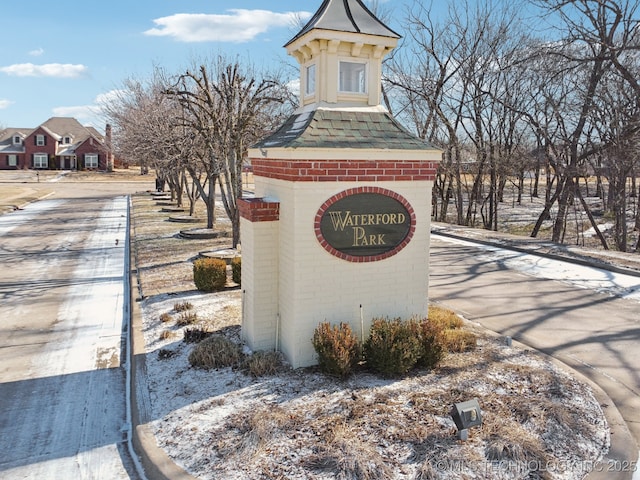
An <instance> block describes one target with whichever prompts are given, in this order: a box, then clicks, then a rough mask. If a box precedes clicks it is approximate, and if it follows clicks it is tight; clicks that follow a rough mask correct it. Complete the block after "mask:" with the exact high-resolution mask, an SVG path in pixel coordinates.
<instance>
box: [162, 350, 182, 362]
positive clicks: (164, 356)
mask: <svg viewBox="0 0 640 480" xmlns="http://www.w3.org/2000/svg"><path fill="white" fill-rule="evenodd" d="M177 354H178V352H176V351H175V350H169V349H167V348H161V349H160V350H158V360H166V359H168V358H173V357H175V356H176V355H177Z"/></svg>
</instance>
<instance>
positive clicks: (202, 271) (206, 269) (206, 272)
mask: <svg viewBox="0 0 640 480" xmlns="http://www.w3.org/2000/svg"><path fill="white" fill-rule="evenodd" d="M193 282H194V283H195V284H196V288H197V289H198V290H200V291H202V292H216V291H219V290H222V289H224V287H225V285H226V284H227V262H225V261H224V260H222V259H220V258H198V259H197V260H195V261H194V262H193Z"/></svg>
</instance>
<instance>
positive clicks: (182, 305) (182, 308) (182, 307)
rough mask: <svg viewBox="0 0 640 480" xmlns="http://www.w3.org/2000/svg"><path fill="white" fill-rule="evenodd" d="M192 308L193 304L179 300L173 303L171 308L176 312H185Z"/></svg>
mask: <svg viewBox="0 0 640 480" xmlns="http://www.w3.org/2000/svg"><path fill="white" fill-rule="evenodd" d="M192 308H193V305H192V304H191V303H189V302H179V303H174V304H173V310H174V311H175V312H178V313H180V312H186V311H187V310H191V309H192Z"/></svg>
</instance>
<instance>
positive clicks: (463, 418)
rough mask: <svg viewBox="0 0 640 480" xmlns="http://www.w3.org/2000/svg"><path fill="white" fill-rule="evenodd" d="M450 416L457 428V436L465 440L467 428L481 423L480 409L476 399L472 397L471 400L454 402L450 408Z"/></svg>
mask: <svg viewBox="0 0 640 480" xmlns="http://www.w3.org/2000/svg"><path fill="white" fill-rule="evenodd" d="M451 418H452V419H453V421H454V423H455V424H456V427H457V429H458V438H459V439H460V440H467V439H468V438H469V429H470V428H471V427H479V426H480V425H482V411H481V410H480V404H479V403H478V400H477V399H476V398H474V399H473V400H467V401H466V402H460V403H456V404H454V405H453V408H452V409H451Z"/></svg>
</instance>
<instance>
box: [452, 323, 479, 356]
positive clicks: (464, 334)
mask: <svg viewBox="0 0 640 480" xmlns="http://www.w3.org/2000/svg"><path fill="white" fill-rule="evenodd" d="M443 343H444V345H445V348H446V349H447V350H448V351H450V352H454V353H462V352H469V351H471V350H473V349H475V348H476V345H477V343H478V338H477V337H476V335H475V333H473V332H468V331H466V330H453V329H449V330H445V331H444V332H443Z"/></svg>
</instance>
